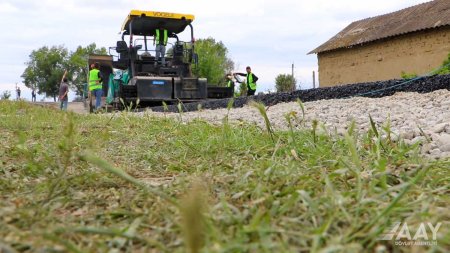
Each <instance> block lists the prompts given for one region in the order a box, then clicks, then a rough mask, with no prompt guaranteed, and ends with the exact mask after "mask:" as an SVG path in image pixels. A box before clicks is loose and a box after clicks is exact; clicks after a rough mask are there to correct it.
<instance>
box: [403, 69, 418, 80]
mask: <svg viewBox="0 0 450 253" xmlns="http://www.w3.org/2000/svg"><path fill="white" fill-rule="evenodd" d="M400 76H401V77H402V78H403V79H406V80H410V79H414V78H416V77H417V74H416V73H406V72H405V71H402V73H401V75H400Z"/></svg>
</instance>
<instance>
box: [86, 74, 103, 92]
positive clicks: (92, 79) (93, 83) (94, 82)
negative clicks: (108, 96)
mask: <svg viewBox="0 0 450 253" xmlns="http://www.w3.org/2000/svg"><path fill="white" fill-rule="evenodd" d="M98 73H100V70H98V69H91V71H89V91H93V90H98V89H102V88H103V85H102V84H101V83H100V78H99V77H98Z"/></svg>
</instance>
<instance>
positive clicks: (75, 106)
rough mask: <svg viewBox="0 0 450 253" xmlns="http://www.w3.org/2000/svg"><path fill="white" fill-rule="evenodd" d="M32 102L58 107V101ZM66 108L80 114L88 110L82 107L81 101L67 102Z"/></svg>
mask: <svg viewBox="0 0 450 253" xmlns="http://www.w3.org/2000/svg"><path fill="white" fill-rule="evenodd" d="M33 104H37V105H40V106H48V107H52V108H55V109H59V102H36V103H33ZM67 110H68V111H71V112H75V113H80V114H84V113H87V112H88V110H87V109H86V108H85V107H84V103H83V102H69V104H68V105H67Z"/></svg>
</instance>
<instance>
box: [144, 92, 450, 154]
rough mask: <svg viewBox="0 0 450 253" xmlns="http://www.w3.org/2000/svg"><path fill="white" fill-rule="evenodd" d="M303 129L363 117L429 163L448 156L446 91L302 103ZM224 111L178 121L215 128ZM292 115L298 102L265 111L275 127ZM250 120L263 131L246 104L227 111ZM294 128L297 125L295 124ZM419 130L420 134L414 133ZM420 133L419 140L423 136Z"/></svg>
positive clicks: (335, 127) (360, 123)
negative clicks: (387, 130) (417, 149)
mask: <svg viewBox="0 0 450 253" xmlns="http://www.w3.org/2000/svg"><path fill="white" fill-rule="evenodd" d="M304 107H305V121H304V124H305V125H306V127H309V126H310V125H311V122H312V120H314V119H316V120H318V121H319V122H320V123H321V124H323V125H324V126H325V127H326V129H328V131H337V133H343V132H344V131H345V129H346V128H347V127H348V126H349V125H350V124H351V122H352V121H353V120H354V121H355V122H356V125H357V127H358V128H359V130H361V131H366V130H368V129H369V128H370V122H369V114H370V115H371V116H372V118H373V120H374V121H375V122H376V123H377V125H378V126H384V125H386V124H387V123H388V122H389V120H390V128H391V130H392V132H393V133H394V135H396V136H401V137H402V138H403V139H404V140H405V141H406V142H407V143H410V144H412V143H416V142H420V143H421V150H422V153H423V154H425V155H427V156H429V157H431V158H435V159H439V158H446V157H450V91H448V90H438V91H435V92H432V93H427V94H418V93H411V92H408V93H397V94H395V95H394V96H389V97H383V98H362V97H356V98H351V99H333V100H320V101H314V102H308V103H304ZM227 112H228V111H227V110H226V109H218V110H203V111H198V112H187V113H183V115H182V119H183V121H191V120H194V119H203V120H206V121H208V122H211V123H213V124H221V123H222V121H223V119H224V117H225V116H226V115H227ZM291 112H296V115H297V117H298V118H300V119H301V118H302V113H301V109H300V106H299V104H298V103H296V102H291V103H281V104H277V105H275V106H272V107H270V108H268V110H267V114H268V117H269V119H270V122H271V123H272V125H273V127H274V128H276V129H287V128H288V123H287V121H286V117H285V115H286V114H288V113H291ZM145 113H147V114H149V115H150V116H157V117H164V116H166V117H174V118H179V115H178V114H176V113H168V114H164V113H159V112H151V111H148V112H145ZM239 121H248V122H254V123H256V124H258V125H260V126H261V127H264V121H263V118H262V117H261V115H260V114H259V113H258V111H257V110H256V109H255V108H254V107H251V106H245V107H243V108H236V109H231V110H230V112H229V122H230V123H235V122H239ZM296 125H298V124H296ZM420 129H422V130H423V132H422V131H421V130H420ZM424 134H425V136H424Z"/></svg>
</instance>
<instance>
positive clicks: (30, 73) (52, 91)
mask: <svg viewBox="0 0 450 253" xmlns="http://www.w3.org/2000/svg"><path fill="white" fill-rule="evenodd" d="M68 60H69V52H68V51H67V49H66V48H65V47H63V46H53V47H51V48H49V47H47V46H44V47H41V48H39V49H37V50H33V51H32V52H31V54H30V61H28V62H27V63H26V65H27V67H26V69H25V71H24V72H23V74H22V76H21V77H22V78H23V79H24V84H25V86H27V87H28V88H30V89H33V88H37V92H38V94H42V93H45V95H46V96H47V97H53V99H54V100H55V101H56V97H57V96H58V92H59V84H60V82H61V78H62V76H63V74H64V71H65V70H66V69H68Z"/></svg>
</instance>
